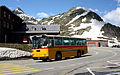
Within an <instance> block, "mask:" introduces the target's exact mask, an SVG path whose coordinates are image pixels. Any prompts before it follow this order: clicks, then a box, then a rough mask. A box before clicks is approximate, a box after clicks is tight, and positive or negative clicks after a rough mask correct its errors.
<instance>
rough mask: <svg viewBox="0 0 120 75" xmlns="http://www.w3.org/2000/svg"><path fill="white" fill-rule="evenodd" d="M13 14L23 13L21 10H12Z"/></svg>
mask: <svg viewBox="0 0 120 75" xmlns="http://www.w3.org/2000/svg"><path fill="white" fill-rule="evenodd" d="M13 12H14V13H15V14H24V11H23V10H22V9H21V8H19V7H18V8H16V9H15V10H13Z"/></svg>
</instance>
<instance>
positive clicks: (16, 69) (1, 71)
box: [0, 63, 42, 75]
mask: <svg viewBox="0 0 120 75" xmlns="http://www.w3.org/2000/svg"><path fill="white" fill-rule="evenodd" d="M0 66H1V67H0V75H8V74H18V73H27V72H35V71H42V70H38V69H35V68H30V67H26V66H22V65H16V64H12V63H5V64H0Z"/></svg>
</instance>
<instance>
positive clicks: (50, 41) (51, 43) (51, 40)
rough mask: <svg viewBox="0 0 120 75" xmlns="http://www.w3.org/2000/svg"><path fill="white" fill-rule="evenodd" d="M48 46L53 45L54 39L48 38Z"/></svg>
mask: <svg viewBox="0 0 120 75" xmlns="http://www.w3.org/2000/svg"><path fill="white" fill-rule="evenodd" d="M48 46H49V47H54V40H53V39H50V40H49V45H48Z"/></svg>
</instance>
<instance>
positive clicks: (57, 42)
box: [54, 37, 62, 46]
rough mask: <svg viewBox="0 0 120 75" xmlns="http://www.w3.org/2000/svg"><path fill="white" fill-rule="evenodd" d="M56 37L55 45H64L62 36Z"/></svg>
mask: <svg viewBox="0 0 120 75" xmlns="http://www.w3.org/2000/svg"><path fill="white" fill-rule="evenodd" d="M54 39H55V45H56V46H60V45H62V38H59V37H56V38H54Z"/></svg>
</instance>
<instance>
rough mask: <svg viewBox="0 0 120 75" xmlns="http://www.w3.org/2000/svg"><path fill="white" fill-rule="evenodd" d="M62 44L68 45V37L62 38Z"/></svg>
mask: <svg viewBox="0 0 120 75" xmlns="http://www.w3.org/2000/svg"><path fill="white" fill-rule="evenodd" d="M63 44H64V45H65V46H69V45H70V39H69V38H63Z"/></svg>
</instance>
